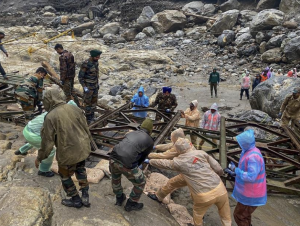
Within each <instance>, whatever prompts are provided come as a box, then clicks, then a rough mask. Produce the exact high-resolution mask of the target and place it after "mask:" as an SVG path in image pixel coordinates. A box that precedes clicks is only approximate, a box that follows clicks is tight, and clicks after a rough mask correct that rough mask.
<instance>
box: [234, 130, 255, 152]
mask: <svg viewBox="0 0 300 226" xmlns="http://www.w3.org/2000/svg"><path fill="white" fill-rule="evenodd" d="M236 140H237V142H238V143H239V145H240V147H241V148H242V152H246V151H248V150H250V149H252V148H254V147H255V136H254V130H253V129H249V130H247V131H245V132H243V133H241V134H240V135H238V136H236Z"/></svg>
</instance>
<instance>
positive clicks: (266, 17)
mask: <svg viewBox="0 0 300 226" xmlns="http://www.w3.org/2000/svg"><path fill="white" fill-rule="evenodd" d="M283 22H284V13H283V12H282V11H279V10H276V9H266V10H263V11H261V12H259V13H258V14H257V15H256V16H255V17H254V18H253V20H252V21H251V23H250V32H251V35H252V36H253V37H254V36H255V35H256V34H257V32H259V31H264V30H270V29H272V28H273V27H275V26H280V25H282V24H283Z"/></svg>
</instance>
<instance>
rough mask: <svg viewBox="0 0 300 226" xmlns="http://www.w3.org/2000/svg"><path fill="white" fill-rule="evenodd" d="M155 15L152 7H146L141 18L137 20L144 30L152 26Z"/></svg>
mask: <svg viewBox="0 0 300 226" xmlns="http://www.w3.org/2000/svg"><path fill="white" fill-rule="evenodd" d="M154 15H155V13H154V11H153V9H152V8H151V7H150V6H145V7H144V8H143V11H142V13H141V15H140V16H139V18H138V19H137V21H136V22H137V24H138V26H139V27H140V28H141V29H143V28H145V27H148V26H150V24H151V19H152V17H153V16H154Z"/></svg>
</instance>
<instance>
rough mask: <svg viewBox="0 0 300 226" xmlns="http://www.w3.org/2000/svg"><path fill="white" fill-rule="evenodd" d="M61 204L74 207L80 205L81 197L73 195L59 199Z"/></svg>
mask: <svg viewBox="0 0 300 226" xmlns="http://www.w3.org/2000/svg"><path fill="white" fill-rule="evenodd" d="M61 204H63V205H64V206H67V207H75V208H80V207H82V202H81V198H80V197H79V195H76V196H73V197H72V198H70V199H63V200H61Z"/></svg>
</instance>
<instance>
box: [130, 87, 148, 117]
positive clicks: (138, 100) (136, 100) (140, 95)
mask: <svg viewBox="0 0 300 226" xmlns="http://www.w3.org/2000/svg"><path fill="white" fill-rule="evenodd" d="M144 93H145V91H144V88H143V86H141V87H140V88H139V90H138V92H137V93H136V94H135V95H134V96H133V97H132V99H131V102H132V103H133V108H132V109H133V110H136V109H137V110H138V109H141V108H147V107H149V98H148V97H147V96H146V95H145V94H144ZM133 115H134V116H135V117H140V118H146V117H147V112H146V111H142V112H133Z"/></svg>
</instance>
